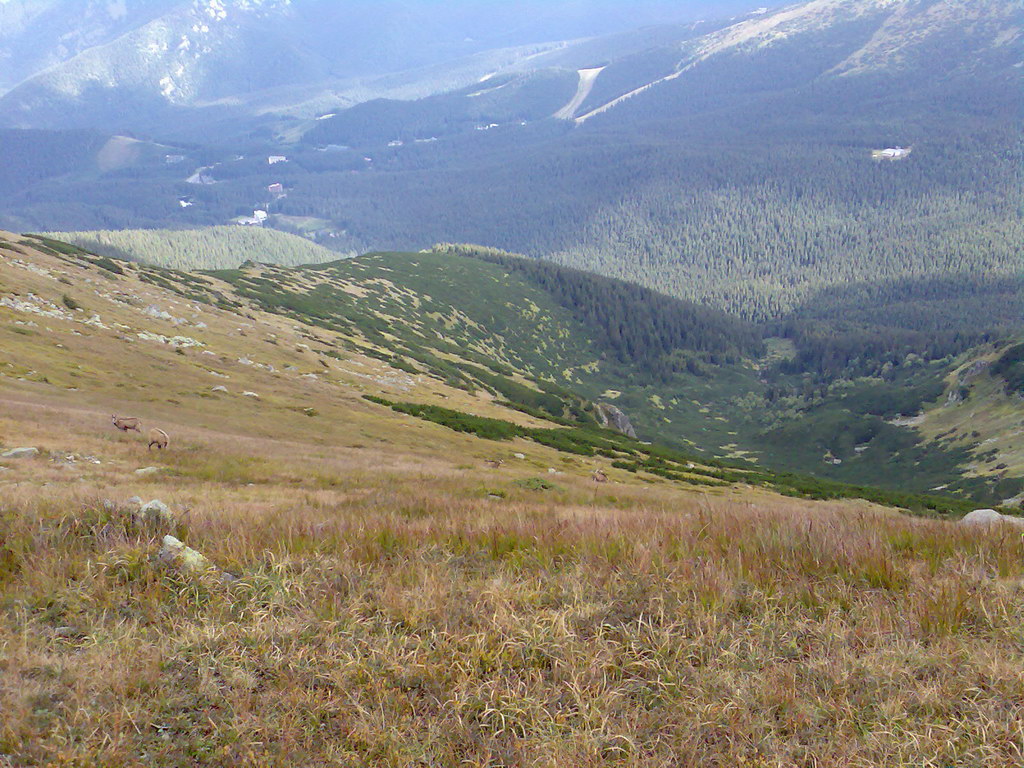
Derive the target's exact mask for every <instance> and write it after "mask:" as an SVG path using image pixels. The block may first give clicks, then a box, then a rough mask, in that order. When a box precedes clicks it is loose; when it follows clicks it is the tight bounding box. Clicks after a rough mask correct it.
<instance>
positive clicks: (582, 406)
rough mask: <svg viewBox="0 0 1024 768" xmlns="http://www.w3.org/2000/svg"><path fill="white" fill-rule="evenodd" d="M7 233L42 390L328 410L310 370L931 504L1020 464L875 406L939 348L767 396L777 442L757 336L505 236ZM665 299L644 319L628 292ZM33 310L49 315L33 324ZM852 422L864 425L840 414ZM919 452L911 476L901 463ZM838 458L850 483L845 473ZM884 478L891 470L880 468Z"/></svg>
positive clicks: (977, 488) (494, 421) (28, 357)
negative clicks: (374, 248) (836, 438)
mask: <svg viewBox="0 0 1024 768" xmlns="http://www.w3.org/2000/svg"><path fill="white" fill-rule="evenodd" d="M0 250H2V251H3V253H2V254H0V256H2V257H3V261H2V262H0V266H2V267H3V268H4V276H3V278H2V282H3V285H4V286H5V287H4V290H5V291H6V295H5V296H4V298H3V300H2V304H0V313H2V314H3V316H4V317H6V318H8V319H9V320H10V321H11V325H10V327H9V329H8V331H9V333H10V334H12V335H11V339H12V340H13V341H14V342H15V345H14V347H11V349H15V348H17V349H19V350H20V351H19V352H18V356H17V357H16V358H11V359H10V360H8V361H7V366H6V372H5V373H4V375H5V376H8V377H9V378H11V379H12V380H14V381H17V380H20V379H25V380H27V381H36V382H38V384H40V385H41V386H42V389H43V390H45V391H46V392H48V393H50V394H54V395H56V394H59V393H61V392H69V393H72V394H73V393H75V392H78V391H87V392H91V393H92V395H91V396H102V397H105V398H110V397H124V396H125V393H124V392H122V391H121V390H122V389H123V387H124V386H130V387H132V388H135V389H137V388H138V387H142V382H143V381H145V382H146V384H145V387H143V388H142V389H140V390H138V391H139V392H140V395H139V396H142V393H146V394H145V396H146V397H151V398H153V400H152V402H158V403H163V402H167V403H171V404H173V401H176V400H180V399H181V396H187V398H188V399H189V400H190V401H191V399H192V398H193V397H194V396H195V391H196V390H195V389H194V388H195V387H197V386H198V387H200V389H199V390H198V391H200V392H202V391H204V390H203V389H202V384H201V382H202V381H206V382H208V385H207V386H209V387H213V386H214V385H222V384H223V385H226V386H227V387H228V389H229V392H234V393H235V396H236V397H237V396H238V394H239V391H240V390H241V388H242V387H245V388H247V389H248V390H249V391H254V392H256V394H257V395H258V396H259V397H260V398H261V400H259V401H258V402H262V403H263V404H264V407H268V408H269V407H273V408H275V409H281V410H280V415H281V416H282V417H283V416H284V415H285V414H286V413H289V412H292V413H297V414H299V417H300V418H301V417H302V413H304V411H303V409H304V408H309V407H312V408H314V409H315V410H320V406H319V405H317V404H316V402H317V401H318V400H317V399H318V398H320V397H321V395H323V394H325V393H326V390H324V391H321V389H319V387H321V386H327V385H329V386H328V389H329V390H330V391H331V392H336V393H337V394H338V395H339V396H342V395H344V397H343V399H344V398H351V397H355V396H357V394H358V393H366V394H368V395H372V396H373V400H374V402H379V403H381V404H385V405H391V406H393V407H394V408H395V409H396V410H397V411H398V412H400V413H404V414H408V415H413V416H417V417H419V418H420V419H423V420H425V421H428V422H432V423H436V424H439V425H442V426H445V427H447V428H451V429H454V430H456V431H460V432H466V433H469V434H475V435H478V436H480V437H483V438H487V439H490V440H496V441H498V442H497V443H495V444H494V445H493V446H492V448H493V449H494V450H497V451H501V454H504V455H508V454H509V453H510V449H509V448H508V447H506V448H502V447H501V444H502V442H506V443H507V441H510V440H517V441H524V440H525V441H527V442H528V443H530V444H539V445H542V446H547V447H549V448H554V449H556V450H560V451H563V452H565V453H567V454H568V455H571V456H578V457H584V458H587V457H590V459H591V466H593V462H594V461H603V462H604V466H605V467H606V469H607V470H608V471H611V470H613V469H614V470H615V473H616V476H619V475H618V473H620V472H621V473H625V475H628V476H632V475H634V474H636V475H638V476H639V477H646V476H648V475H650V476H654V477H657V478H661V479H667V480H671V481H673V482H681V483H684V484H689V485H696V486H698V487H709V486H711V487H719V486H722V487H724V486H723V483H725V484H729V483H735V482H743V483H746V484H748V485H751V484H754V485H764V486H767V487H769V488H773V489H778V490H781V491H783V492H785V493H795V494H799V495H811V496H814V497H817V498H831V497H844V496H850V495H853V496H862V497H865V498H871V499H877V500H886V501H888V502H889V503H895V504H899V505H900V506H907V507H912V508H917V509H922V510H924V509H953V510H955V509H962V508H964V507H965V506H967V505H969V504H971V503H973V502H974V500H976V499H992V498H994V497H995V496H998V494H1004V495H1003V496H1002V497H1000V498H1008V497H1010V496H1012V495H1014V494H1016V493H1018V492H1019V491H1020V489H1021V483H1020V481H1019V480H1018V479H1015V478H1012V477H1011V478H1005V477H1000V478H997V480H998V481H999V482H995V483H994V482H992V478H989V477H987V476H981V477H973V478H971V477H966V476H964V474H963V472H962V470H961V468H960V465H961V464H963V465H964V468H966V464H967V463H968V462H969V461H970V460H971V458H972V447H971V446H970V445H960V446H956V447H954V448H949V449H947V448H942V447H940V446H939V445H938V444H933V443H925V442H924V441H920V440H919V439H915V438H913V437H912V436H911V435H909V434H907V435H904V436H898V435H897V434H896V432H898V431H899V428H897V427H892V426H887V425H885V424H884V423H882V422H881V419H880V417H878V416H874V417H873V416H871V414H882V415H883V416H885V417H886V418H888V415H887V414H888V413H889V412H888V411H885V410H877V408H878V406H879V404H883V407H884V408H890V409H891V408H894V402H895V401H893V400H892V399H891V398H892V395H893V394H894V393H895V392H897V391H899V390H900V389H901V388H902V389H905V388H907V387H908V386H909V387H913V388H914V389H913V390H912V391H906V392H903V394H902V395H900V397H901V400H900V402H901V403H905V404H907V407H909V408H913V407H915V403H919V402H920V401H921V400H920V398H927V397H928V394H927V393H928V392H929V391H931V390H930V389H929V388H930V387H931V386H932V385H931V382H932V381H933V380H936V379H941V372H942V371H943V370H945V369H944V368H943V366H941V365H937V364H931V365H929V366H926V367H920V366H919V367H916V368H915V367H910V368H908V369H907V370H906V371H904V372H902V373H900V374H899V376H898V377H896V379H895V381H894V383H893V386H886V382H884V381H881V380H879V381H875V382H871V387H867V386H865V385H864V384H863V383H858V384H857V385H856V386H854V387H852V388H849V387H847V388H845V389H844V388H842V387H840V388H839V389H838V390H837V394H836V395H833V396H831V397H826V398H824V399H823V400H821V399H819V401H818V403H817V406H816V407H819V408H820V407H824V408H825V409H826V412H827V413H826V416H827V418H819V417H816V416H815V414H814V413H810V414H808V415H806V416H807V417H806V418H799V417H794V416H793V415H787V414H786V413H785V412H784V411H782V410H779V409H776V410H775V411H773V416H774V417H775V418H782V419H783V420H784V421H785V425H784V426H786V428H787V429H788V430H789V433H790V434H789V437H788V438H786V439H788V440H790V441H793V434H796V435H798V436H799V438H798V442H799V443H800V445H804V444H805V443H806V444H807V445H808V447H809V448H810V451H809V453H806V452H803V453H802V452H800V451H797V452H795V453H794V452H791V451H788V450H787V449H785V448H784V447H780V445H779V444H778V443H779V440H777V439H775V435H776V433H775V432H770V433H768V435H767V436H766V437H759V436H758V435H759V434H760V431H759V430H760V428H757V427H756V426H755V428H751V425H753V424H754V422H751V424H749V425H748V424H746V423H745V421H744V419H745V417H743V416H741V415H739V412H741V411H742V410H743V409H744V408H748V407H750V404H749V403H746V401H749V400H750V399H751V397H754V393H756V392H757V391H759V390H761V389H762V387H763V385H762V384H760V383H759V374H758V369H759V367H760V366H762V365H764V364H765V363H759V362H757V360H756V359H752V357H749V356H754V355H757V354H759V349H760V341H759V338H758V335H757V334H756V332H754V331H753V329H751V328H749V327H746V326H744V324H742V323H738V322H737V321H735V320H733V319H731V318H728V317H727V316H725V315H723V314H721V313H715V312H709V311H707V310H703V309H701V308H699V307H694V306H689V305H685V304H682V303H680V302H676V301H674V300H671V299H668V298H665V297H661V298H659V297H657V296H651V295H648V294H647V292H645V291H643V290H642V289H638V288H636V287H635V286H629V285H627V284H617V283H614V282H610V281H606V280H603V279H595V278H593V277H590V276H587V275H582V274H573V273H569V272H565V271H564V270H559V269H558V268H555V267H552V268H551V270H552V271H549V272H537V271H536V268H535V267H536V265H535V263H534V262H529V261H520V262H512V261H508V259H509V258H510V257H506V256H503V255H500V254H488V253H482V254H480V255H479V256H477V257H471V256H466V255H461V254H460V252H458V251H453V250H449V251H448V252H444V253H442V252H436V253H420V254H379V255H370V256H368V257H362V258H358V259H353V260H347V261H342V262H336V263H332V264H325V265H315V266H307V267H299V268H285V267H274V266H269V265H257V264H247V265H245V266H244V267H243V268H242V269H240V270H229V271H218V272H212V273H186V272H178V271H172V270H161V269H159V268H153V267H147V266H144V265H136V264H131V263H128V262H119V261H115V260H111V259H109V258H106V257H97V256H94V255H91V254H89V253H88V252H83V251H81V250H79V249H77V248H75V247H73V246H68V245H64V244H61V243H59V242H57V241H52V240H46V239H40V238H28V239H8V240H7V241H6V242H5V243H4V244H3V248H0ZM520 264H521V266H522V269H520V267H519V265H520ZM68 269H71V270H72V271H71V272H68ZM82 270H84V272H82ZM79 273H81V276H80V277H75V275H79ZM61 277H63V278H64V282H61V280H60V278H61ZM86 278H88V279H86ZM68 280H70V283H68V282H67V281H68ZM584 297H586V300H584ZM659 302H660V304H661V305H660V306H658V305H659ZM656 306H658V311H657V312H656V313H653V314H652V315H651V316H650V317H648V318H647V319H645V320H643V321H641V317H642V316H643V313H642V312H638V311H636V310H639V309H641V308H643V307H647V308H648V311H649V310H650V309H651V308H653V307H656ZM77 308H81V309H77ZM43 322H45V323H47V324H48V325H47V326H46V327H47V328H50V330H46V331H45V332H43V331H42V330H39V329H40V327H41V324H42V323H43ZM52 323H57V324H58V326H60V327H62V328H64V329H65V331H68V329H70V332H71V333H72V335H75V334H84V336H82V337H81V338H78V337H77V336H76V338H78V341H76V343H75V345H74V349H75V352H74V354H72V355H70V357H68V359H67V360H63V358H62V354H63V353H61V352H60V351H59V350H60V349H61V348H60V347H57V348H56V349H57V350H58V351H57V352H53V351H52V350H53V347H52V345H53V343H54V342H55V341H59V340H57V339H54V338H52V333H53V329H52V327H51V326H52ZM69 323H70V325H68V324H69ZM254 323H258V325H257V326H254V325H253V324H254ZM247 329H248V330H247ZM65 331H61V332H62V333H63V332H65ZM296 334H297V335H296ZM18 336H25V339H24V340H23V341H19V340H18ZM61 343H62V342H61ZM65 346H66V347H69V348H70V346H69V345H67V344H65ZM153 354H155V355H156V356H157V357H156V358H154V359H152V368H151V369H147V372H146V373H145V374H144V375H143V374H142V373H141V372H139V371H136V370H135V369H134V368H129V369H121V368H118V369H117V371H112V372H110V373H109V374H105V373H104V372H103V370H102V368H101V367H98V365H97V362H96V361H97V360H111V359H121V358H122V357H123V356H124V355H128V357H127V358H126V359H135V358H134V357H133V356H134V355H143V357H146V358H149V357H152V355H153ZM54 355H56V357H54ZM181 355H185V356H186V360H185V361H181V364H182V365H186V364H187V365H186V368H184V369H182V370H181V371H180V372H179V373H177V374H175V377H176V378H175V383H174V384H173V385H172V386H173V387H174V389H172V390H170V391H169V392H168V393H166V394H161V393H160V385H159V384H158V383H157V381H158V380H159V378H160V376H161V374H160V373H159V372H160V371H162V370H166V368H167V366H166V362H160V361H161V360H165V359H166V358H167V357H168V356H169V358H170V359H171V360H176V359H177V358H178V357H180V356H181ZM745 355H748V356H746V357H745ZM62 360H63V362H62ZM225 366H226V367H225ZM172 367H173V368H177V367H178V364H177V362H175V365H174V366H172ZM41 371H42V372H43V373H42V374H40V372H41ZM40 375H42V376H43V377H44V378H45V381H43V379H40V378H39V376H40ZM225 377H227V379H228V380H225ZM236 379H237V381H236ZM218 380H220V381H218ZM132 381H135V382H136V383H133V384H132V383H130V382H132ZM303 382H306V383H308V385H309V386H310V387H312V389H311V390H310V397H312V398H313V400H314V402H308V401H307V402H306V403H305V404H303V403H301V402H297V401H296V399H295V398H296V397H297V392H296V391H295V387H296V386H297V385H301V386H305V384H303ZM337 387H341V389H340V390H338V389H336V388H337ZM353 387H354V389H353ZM941 390H942V385H941V382H940V383H939V385H938V391H939V392H941ZM133 391H134V390H133ZM175 392H177V393H178V395H175V394H174V393H175ZM346 392H347V394H344V393H346ZM189 393H191V394H189ZM316 393H320V394H316ZM221 394H223V393H221ZM314 395H315V396H314ZM853 395H855V397H850V396H853ZM744 398H745V400H744ZM915 398H917V399H915ZM599 400H600V401H603V402H605V403H614V404H615V405H617V406H620V407H621V408H623V409H624V410H625V413H626V416H627V417H629V418H631V419H632V420H633V423H634V425H635V426H636V429H637V430H638V432H639V433H640V435H641V437H646V438H647V439H652V438H657V439H658V440H661V441H664V442H665V443H667V444H669V445H675V446H676V448H674V449H673V448H671V447H650V446H647V445H644V444H641V443H639V442H637V441H636V440H631V439H629V438H626V437H623V436H621V435H616V434H614V433H612V432H608V431H605V430H601V429H600V428H599V424H600V422H601V421H602V418H601V416H600V414H599V412H598V409H596V408H595V406H594V402H595V401H599ZM854 401H857V403H859V404H856V405H855V404H854ZM765 402H767V401H765ZM795 402H796V401H792V400H790V401H786V407H787V408H793V407H794V403H795ZM196 404H197V405H198V404H199V402H197V403H196ZM207 405H208V406H209V407H211V408H215V407H216V405H217V403H216V402H211V403H209V404H207ZM809 405H813V403H809ZM204 410H205V406H204ZM604 410H607V409H604ZM275 412H277V411H275ZM893 412H895V411H893ZM837 424H838V425H840V428H841V429H842V430H843V431H845V432H850V433H851V434H857V435H859V436H860V438H861V439H862V440H863V441H864V442H865V444H867V445H869V446H870V448H871V452H870V453H869V454H867V455H866V456H865V457H864V458H863V461H861V462H857V461H851V462H847V463H846V464H844V465H842V466H840V464H839V463H838V462H837V463H835V464H832V463H830V464H828V465H827V466H826V465H821V464H820V461H821V453H820V451H822V450H829V448H828V446H827V445H826V446H825V447H824V448H821V447H817V446H816V445H815V444H814V443H813V442H812V441H813V440H814V439H816V438H814V437H813V436H814V435H815V434H816V430H821V429H822V427H823V426H824V429H825V430H834V429H836V428H837ZM854 424H857V428H856V430H853V429H850V427H851V426H852V425H854ZM794 430H795V432H794ZM824 434H828V432H827V431H826V432H824ZM778 435H779V436H780V437H781V436H782V433H778ZM725 443H730V444H731V445H725ZM744 448H745V449H746V451H744V450H743V449H744ZM833 448H834V449H835V451H837V452H839V451H841V450H842V446H839V445H835V446H833ZM501 454H499V455H501ZM724 454H729V455H731V456H733V457H734V458H735V457H738V456H742V455H749V457H750V458H752V459H755V460H757V462H759V463H760V464H762V465H763V466H761V467H759V466H758V465H757V464H753V463H744V462H739V463H737V462H735V461H729V462H725V463H723V462H721V461H719V460H718V457H721V456H722V455H724ZM836 455H839V454H838V453H837V454H836ZM698 457H701V458H698ZM911 466H913V470H914V474H915V477H914V479H913V480H912V481H910V482H908V481H907V477H906V474H907V473H906V470H907V468H908V467H911ZM772 468H782V469H793V468H796V469H798V470H800V473H801V474H800V475H791V474H788V473H786V472H781V473H780V472H778V471H775V470H774V469H772ZM808 472H811V473H814V474H817V475H821V476H822V479H820V480H816V479H813V478H810V477H807V475H806V473H808ZM844 477H848V478H855V479H856V481H857V483H858V484H859V485H861V486H863V487H860V488H856V487H851V486H849V485H842V484H839V483H837V482H836V481H837V480H842V479H843V478H844ZM897 478H899V479H898V480H897ZM935 478H939V479H940V480H941V481H942V482H943V483H944V484H945V485H947V486H948V488H947V490H948V493H947V495H946V497H945V498H925V497H922V496H915V495H913V494H908V493H907V491H908V490H918V491H927V490H928V489H929V488H931V487H934V486H935V485H938V484H939V481H938V480H936V479H935ZM1004 480H1005V482H1003V481H1004ZM884 485H889V486H892V490H888V491H886V490H879V489H878V486H884ZM867 486H874V487H873V488H872V487H867ZM1004 492H1005V493H1004ZM958 496H959V497H961V498H957V497H958ZM964 496H966V497H967V498H970V499H971V500H970V501H965V500H964V498H963V497H964Z"/></svg>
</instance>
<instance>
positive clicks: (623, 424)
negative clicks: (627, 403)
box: [597, 403, 636, 440]
mask: <svg viewBox="0 0 1024 768" xmlns="http://www.w3.org/2000/svg"><path fill="white" fill-rule="evenodd" d="M597 418H598V420H600V422H601V426H602V427H607V428H608V429H614V430H615V431H616V432H621V433H622V434H624V435H626V436H627V437H632V438H633V439H634V440H635V439H636V430H635V429H633V425H632V424H631V423H630V421H629V417H628V416H627V415H626V414H625V413H623V412H622V410H621V409H619V408H616V407H615V406H614V405H609V404H608V403H598V404H597Z"/></svg>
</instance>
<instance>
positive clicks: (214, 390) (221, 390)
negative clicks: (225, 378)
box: [211, 384, 228, 394]
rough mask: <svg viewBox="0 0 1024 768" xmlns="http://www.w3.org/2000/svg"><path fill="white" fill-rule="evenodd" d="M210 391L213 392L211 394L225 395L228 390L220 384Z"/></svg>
mask: <svg viewBox="0 0 1024 768" xmlns="http://www.w3.org/2000/svg"><path fill="white" fill-rule="evenodd" d="M211 391H213V392H223V393H224V394H227V392H228V388H227V387H225V386H224V385H223V384H220V385H218V386H216V387H214V388H213V389H212V390H211Z"/></svg>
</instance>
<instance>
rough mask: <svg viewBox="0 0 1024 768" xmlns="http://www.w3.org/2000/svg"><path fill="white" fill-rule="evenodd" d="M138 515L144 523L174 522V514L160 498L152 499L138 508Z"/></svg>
mask: <svg viewBox="0 0 1024 768" xmlns="http://www.w3.org/2000/svg"><path fill="white" fill-rule="evenodd" d="M139 517H141V518H142V520H143V522H146V523H168V524H172V525H173V524H174V522H175V520H174V514H173V513H172V512H171V509H170V507H168V506H167V505H166V504H164V503H163V502H162V501H160V499H153V500H152V501H150V502H148V503H147V504H145V505H143V506H142V507H141V508H140V509H139Z"/></svg>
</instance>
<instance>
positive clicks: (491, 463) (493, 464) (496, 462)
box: [484, 459, 505, 469]
mask: <svg viewBox="0 0 1024 768" xmlns="http://www.w3.org/2000/svg"><path fill="white" fill-rule="evenodd" d="M504 463H505V462H504V461H503V460H502V459H484V466H486V467H490V468H491V469H498V468H499V467H501V465H502V464H504Z"/></svg>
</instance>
